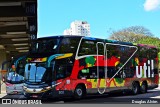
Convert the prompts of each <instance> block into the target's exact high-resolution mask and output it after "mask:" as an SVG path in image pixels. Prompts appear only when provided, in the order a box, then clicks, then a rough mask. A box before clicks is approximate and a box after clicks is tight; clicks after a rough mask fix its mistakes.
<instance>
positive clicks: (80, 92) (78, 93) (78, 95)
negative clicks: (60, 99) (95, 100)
mask: <svg viewBox="0 0 160 107" xmlns="http://www.w3.org/2000/svg"><path fill="white" fill-rule="evenodd" d="M84 96H85V89H84V87H83V86H82V85H77V87H76V88H75V90H74V99H82V98H83V97H84Z"/></svg>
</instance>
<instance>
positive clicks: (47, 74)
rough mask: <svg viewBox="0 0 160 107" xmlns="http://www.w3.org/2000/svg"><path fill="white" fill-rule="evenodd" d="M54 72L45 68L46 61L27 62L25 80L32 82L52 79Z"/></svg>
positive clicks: (46, 81) (45, 81)
mask: <svg viewBox="0 0 160 107" xmlns="http://www.w3.org/2000/svg"><path fill="white" fill-rule="evenodd" d="M51 76H52V72H51V71H50V69H46V68H45V63H42V62H41V63H33V64H26V66H25V80H26V81H28V82H32V83H39V82H44V83H48V82H51V81H52V77H51Z"/></svg>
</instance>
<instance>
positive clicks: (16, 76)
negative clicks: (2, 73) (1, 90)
mask: <svg viewBox="0 0 160 107" xmlns="http://www.w3.org/2000/svg"><path fill="white" fill-rule="evenodd" d="M25 64H26V55H25V56H20V57H17V58H13V60H12V61H11V64H10V67H9V69H8V73H7V76H6V93H7V94H23V83H24V70H25Z"/></svg>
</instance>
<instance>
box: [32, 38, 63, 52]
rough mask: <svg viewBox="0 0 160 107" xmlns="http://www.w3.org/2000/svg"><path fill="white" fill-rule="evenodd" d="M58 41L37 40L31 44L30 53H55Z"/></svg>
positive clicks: (53, 39) (54, 39)
mask: <svg viewBox="0 0 160 107" xmlns="http://www.w3.org/2000/svg"><path fill="white" fill-rule="evenodd" d="M59 41H60V39H58V38H52V39H38V40H37V41H36V42H35V43H33V44H32V47H31V50H30V53H31V54H36V53H37V54H48V53H52V54H53V53H56V49H57V47H58V44H59Z"/></svg>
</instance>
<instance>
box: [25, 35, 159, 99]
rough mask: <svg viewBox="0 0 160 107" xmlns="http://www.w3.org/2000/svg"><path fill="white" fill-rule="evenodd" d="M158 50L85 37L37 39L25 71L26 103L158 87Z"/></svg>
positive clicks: (140, 90)
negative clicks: (27, 100) (32, 100)
mask: <svg viewBox="0 0 160 107" xmlns="http://www.w3.org/2000/svg"><path fill="white" fill-rule="evenodd" d="M157 53H158V52H157V48H156V47H154V46H147V45H142V44H133V43H127V42H120V41H115V40H107V39H98V38H92V37H83V36H53V37H44V38H39V39H37V41H36V43H34V45H33V46H32V48H31V50H30V53H29V56H28V57H27V64H26V66H25V84H24V95H25V96H26V97H27V98H49V97H51V98H53V97H65V96H72V97H74V98H76V99H80V98H83V97H84V96H85V95H87V94H95V93H100V94H104V93H108V92H112V91H119V90H125V89H127V90H131V91H132V93H133V94H139V93H146V92H147V90H148V89H153V88H156V87H158V80H159V76H158V56H157Z"/></svg>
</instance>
